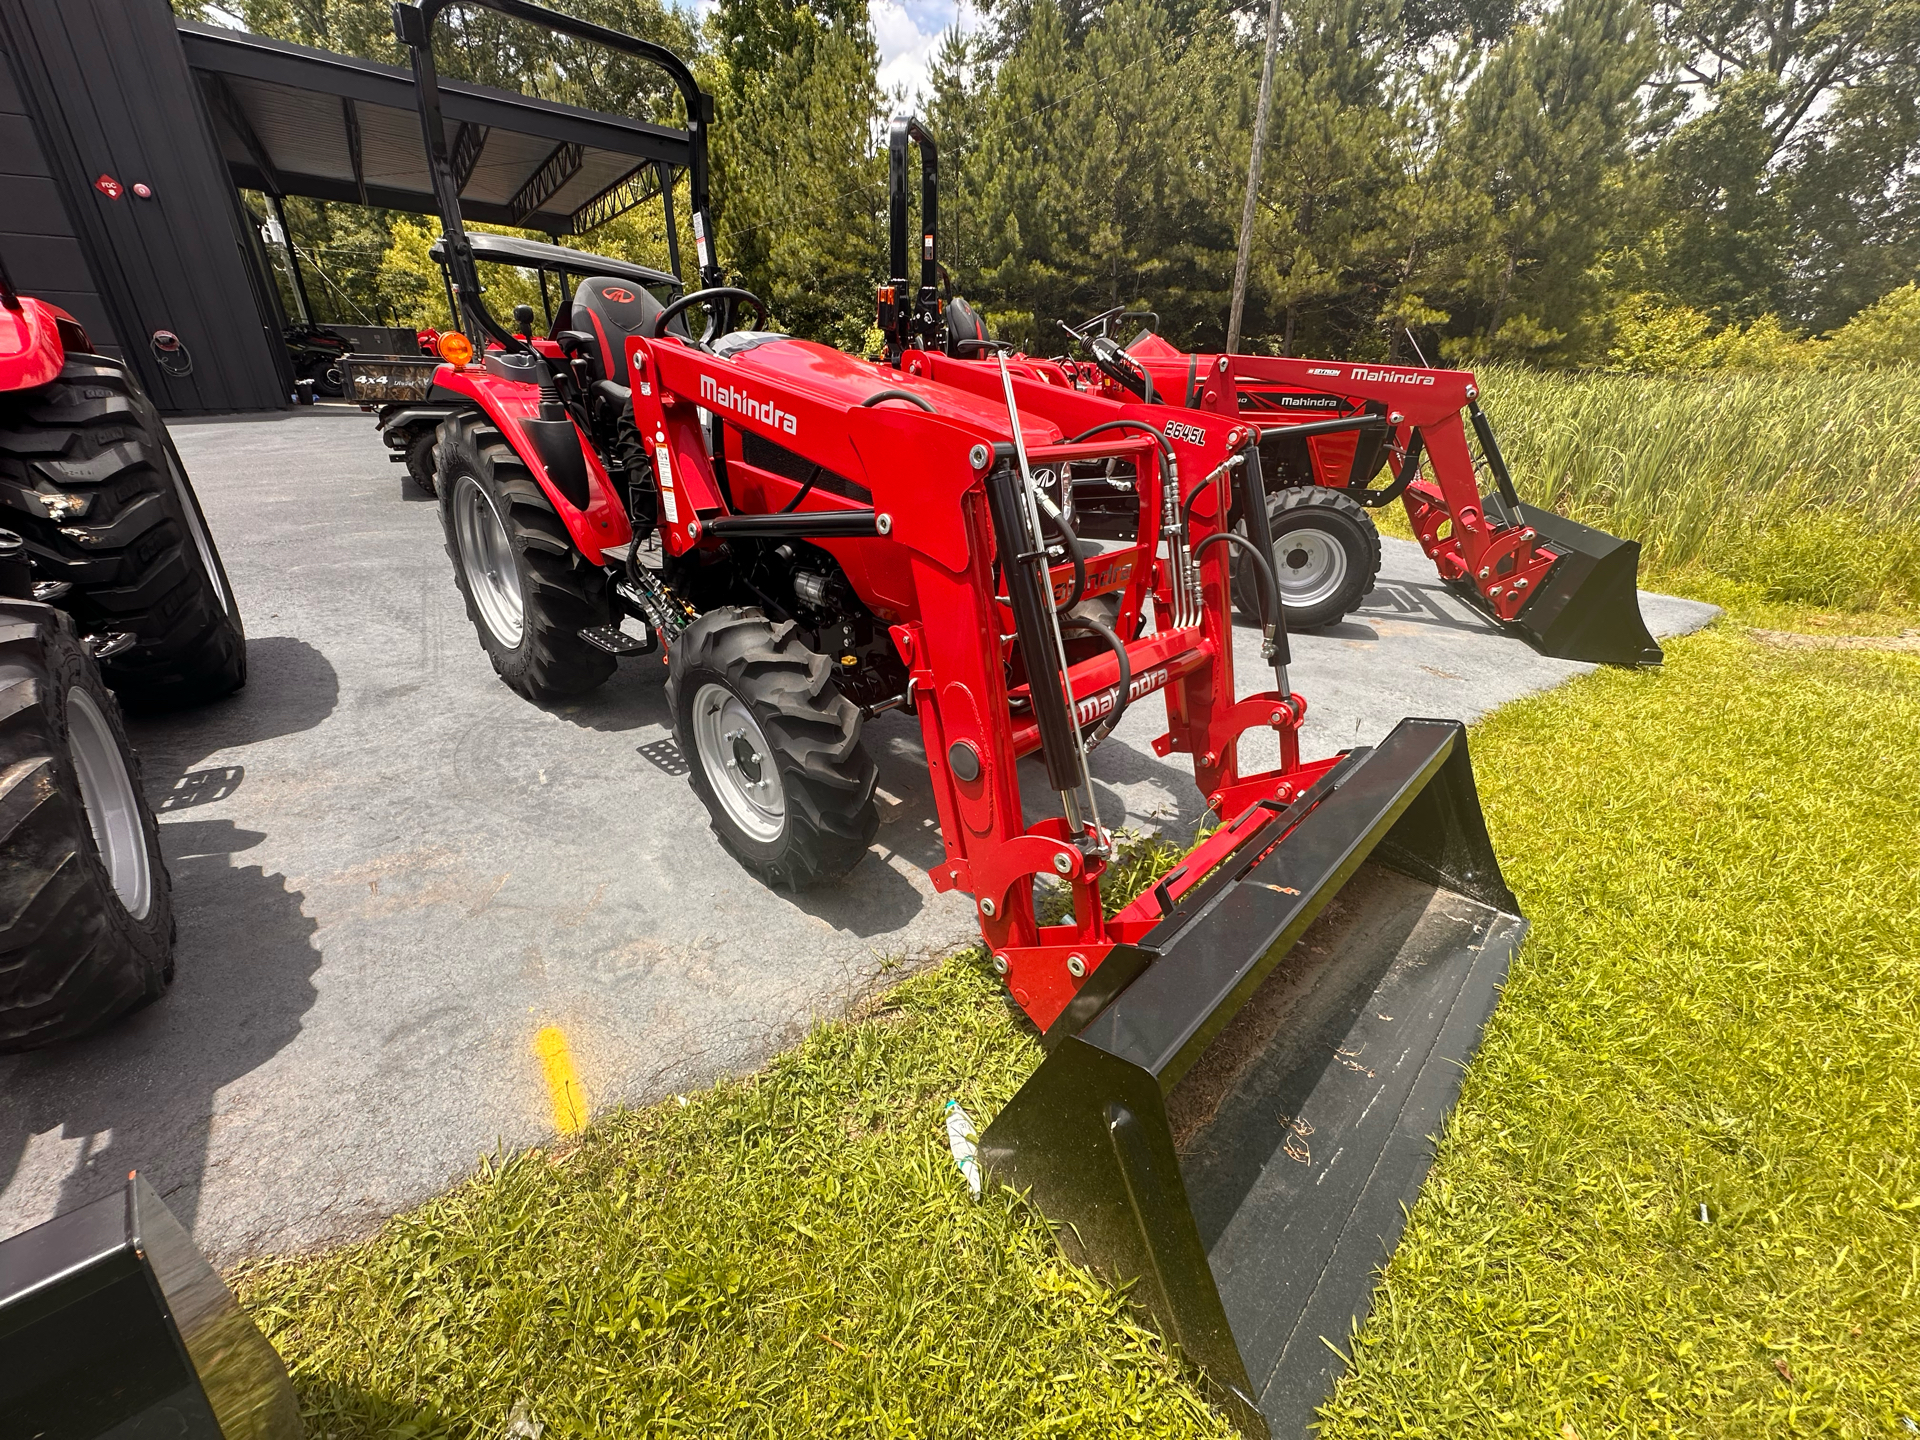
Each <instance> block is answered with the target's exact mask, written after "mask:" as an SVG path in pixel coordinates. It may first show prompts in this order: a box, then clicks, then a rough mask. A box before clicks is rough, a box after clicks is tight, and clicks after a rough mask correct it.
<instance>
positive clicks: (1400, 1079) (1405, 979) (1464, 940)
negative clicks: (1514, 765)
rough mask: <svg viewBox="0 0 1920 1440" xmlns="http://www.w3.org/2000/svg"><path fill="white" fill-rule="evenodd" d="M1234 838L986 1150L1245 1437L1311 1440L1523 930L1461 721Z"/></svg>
mask: <svg viewBox="0 0 1920 1440" xmlns="http://www.w3.org/2000/svg"><path fill="white" fill-rule="evenodd" d="M1289 827H1291V829H1290V830H1289ZM1241 828H1242V829H1243V830H1244V832H1245V834H1246V836H1247V839H1246V842H1245V843H1244V844H1240V845H1237V846H1236V847H1235V849H1234V850H1233V852H1232V854H1231V855H1230V856H1229V857H1228V858H1227V859H1226V860H1225V861H1224V862H1223V863H1221V864H1220V865H1218V866H1217V867H1215V869H1214V871H1213V873H1212V874H1211V875H1210V876H1208V877H1207V878H1205V879H1203V880H1201V881H1200V882H1199V883H1198V884H1197V885H1195V886H1194V887H1193V888H1192V889H1190V890H1188V891H1187V892H1186V893H1185V894H1183V895H1181V896H1179V897H1178V899H1175V900H1172V901H1171V905H1170V908H1169V909H1168V910H1167V912H1166V914H1165V916H1164V918H1163V919H1162V920H1161V921H1160V923H1159V924H1158V925H1157V926H1156V927H1155V928H1154V930H1153V931H1152V932H1151V933H1150V934H1149V935H1148V936H1147V937H1146V939H1145V940H1143V941H1142V942H1141V943H1140V944H1139V945H1138V946H1137V947H1123V948H1122V949H1118V950H1116V951H1114V952H1113V953H1112V954H1111V955H1110V956H1109V957H1108V958H1107V960H1106V961H1105V962H1104V963H1103V964H1102V965H1101V967H1100V969H1099V970H1098V971H1096V972H1095V976H1094V980H1093V981H1090V982H1089V984H1088V986H1087V988H1086V990H1084V991H1083V992H1082V993H1081V995H1080V997H1078V999H1077V1000H1076V1002H1075V1005H1074V1006H1073V1007H1070V1008H1069V1010H1068V1011H1067V1013H1066V1014H1065V1015H1063V1016H1062V1017H1061V1021H1060V1022H1059V1023H1058V1024H1057V1025H1056V1026H1055V1027H1054V1029H1053V1030H1052V1031H1051V1032H1049V1034H1048V1036H1047V1043H1048V1045H1049V1048H1050V1052H1051V1053H1049V1054H1048V1056H1047V1058H1046V1059H1045V1060H1044V1061H1043V1062H1042V1063H1041V1065H1040V1068H1039V1069H1038V1070H1037V1071H1035V1072H1034V1075H1033V1077H1032V1078H1031V1079H1030V1080H1028V1082H1027V1083H1026V1085H1025V1086H1024V1087H1023V1088H1022V1089H1021V1090H1020V1092H1019V1093H1018V1094H1017V1095H1015V1096H1014V1097H1013V1099H1012V1100H1011V1101H1010V1102H1009V1103H1008V1105H1007V1107H1006V1108H1005V1109H1004V1110H1003V1111H1002V1112H1001V1113H1000V1115H999V1116H998V1118H996V1119H995V1120H994V1122H993V1124H992V1125H991V1126H989V1127H988V1129H987V1132H986V1134H985V1135H984V1136H983V1137H982V1139H981V1145H980V1153H981V1158H982V1160H983V1161H984V1162H985V1165H986V1167H987V1170H988V1171H989V1173H991V1174H992V1175H993V1176H994V1177H995V1178H996V1179H998V1180H1000V1181H1002V1182H1004V1183H1007V1184H1010V1185H1013V1186H1015V1187H1016V1188H1020V1189H1030V1191H1031V1197H1032V1199H1033V1201H1034V1203H1035V1204H1037V1205H1038V1206H1039V1207H1040V1209H1041V1211H1042V1212H1043V1213H1044V1214H1045V1215H1046V1216H1047V1217H1048V1218H1049V1219H1050V1220H1052V1221H1053V1222H1055V1223H1056V1225H1058V1227H1059V1236H1060V1239H1061V1241H1062V1243H1063V1244H1064V1245H1065V1246H1066V1247H1067V1249H1068V1250H1069V1252H1070V1253H1072V1254H1074V1255H1075V1256H1076V1258H1079V1259H1082V1260H1084V1261H1085V1262H1086V1263H1088V1264H1089V1265H1091V1266H1093V1267H1094V1268H1095V1269H1097V1270H1100V1271H1102V1272H1104V1273H1105V1274H1106V1275H1108V1276H1109V1277H1111V1278H1112V1279H1113V1280H1114V1281H1116V1282H1117V1283H1120V1284H1131V1285H1132V1287H1133V1288H1132V1290H1131V1292H1130V1293H1131V1295H1132V1298H1133V1299H1134V1300H1135V1301H1137V1302H1138V1303H1139V1304H1141V1305H1142V1306H1144V1307H1145V1308H1146V1309H1147V1310H1148V1311H1149V1312H1150V1313H1151V1314H1152V1316H1153V1317H1154V1319H1155V1320H1156V1321H1157V1322H1158V1323H1159V1325H1160V1326H1161V1328H1162V1329H1163V1330H1164V1332H1165V1333H1166V1334H1167V1335H1168V1336H1169V1338H1171V1339H1172V1340H1173V1341H1174V1342H1175V1343H1176V1345H1177V1346H1178V1347H1179V1349H1180V1351H1181V1353H1182V1355H1183V1357H1184V1358H1185V1359H1186V1360H1187V1361H1188V1362H1190V1363H1191V1364H1193V1365H1195V1366H1197V1367H1198V1368H1199V1369H1200V1370H1201V1371H1202V1372H1203V1373H1204V1375H1205V1377H1206V1378H1207V1380H1208V1381H1209V1382H1210V1385H1211V1387H1212V1389H1213V1392H1214V1395H1215V1398H1216V1399H1217V1400H1218V1401H1219V1403H1221V1404H1222V1405H1223V1407H1224V1408H1226V1409H1227V1411H1228V1412H1229V1413H1230V1414H1231V1415H1232V1416H1233V1417H1234V1419H1235V1420H1236V1422H1237V1423H1238V1424H1239V1425H1240V1426H1241V1428H1242V1429H1243V1430H1245V1431H1246V1432H1247V1433H1248V1434H1250V1435H1255V1436H1267V1435H1275V1436H1289V1437H1291V1436H1302V1435H1304V1434H1305V1433H1306V1427H1307V1424H1308V1422H1309V1420H1310V1418H1311V1416H1312V1414H1313V1410H1314V1408H1315V1407H1316V1406H1317V1405H1318V1404H1319V1403H1320V1402H1321V1401H1322V1400H1323V1399H1324V1398H1325V1396H1326V1394H1327V1391H1328V1389H1329V1387H1330V1385H1331V1383H1332V1379H1333V1376H1334V1374H1335V1371H1336V1369H1337V1367H1338V1365H1339V1361H1338V1359H1337V1357H1336V1355H1335V1354H1334V1352H1332V1351H1331V1350H1329V1349H1328V1346H1327V1345H1326V1344H1324V1343H1322V1338H1321V1337H1323V1336H1324V1337H1325V1338H1326V1340H1328V1341H1330V1342H1332V1343H1333V1344H1335V1345H1339V1346H1342V1347H1344V1346H1345V1345H1346V1343H1347V1337H1348V1333H1349V1331H1350V1329H1351V1327H1352V1323H1353V1321H1354V1320H1355V1319H1357V1318H1359V1317H1361V1316H1364V1315H1365V1314H1366V1311H1367V1307H1368V1303H1369V1297H1370V1295H1371V1293H1372V1289H1373V1284H1374V1272H1375V1270H1376V1269H1377V1267H1378V1266H1379V1265H1380V1264H1382V1263H1383V1262H1384V1261H1385V1260H1386V1258H1387V1256H1388V1255H1389V1254H1390V1253H1391V1252H1392V1250H1393V1246H1394V1244H1395V1243H1396V1241H1397V1240H1398V1238H1399V1235H1400V1230H1401V1227H1402V1224H1403V1222H1404V1211H1403V1209H1402V1206H1403V1205H1410V1204H1411V1203H1412V1201H1413V1199H1414V1197H1415V1195H1416V1194H1417V1193H1418V1191H1419V1188H1420V1183H1421V1181H1422V1179H1423V1178H1424V1177H1425V1175H1426V1171H1427V1168H1428V1166H1429V1164H1430V1163H1431V1159H1432V1137H1434V1136H1436V1135H1437V1134H1438V1133H1439V1131H1440V1129H1441V1126H1442V1124H1443V1122H1444V1120H1445V1118H1446V1115H1447V1112H1448V1110H1449V1109H1450V1108H1451V1106H1452V1104H1453V1101H1454V1099H1455V1097H1456V1096H1457V1095H1458V1094H1459V1090H1460V1082H1461V1076H1462V1072H1463V1068H1464V1066H1465V1063H1466V1061H1467V1060H1468V1058H1469V1057H1470V1056H1471V1055H1472V1053H1473V1050H1474V1047H1475V1045H1476V1044H1477V1042H1478V1040H1479V1036H1480V1032H1481V1029H1482V1027H1483V1026H1484V1025H1485V1023H1486V1020H1487V1016H1488V1015H1489V1014H1490V1013H1491V1012H1492V1009H1493V1005H1494V1000H1495V995H1496V992H1497V990H1498V987H1499V986H1500V984H1501V982H1502V980H1503V978H1504V977H1505V975H1506V971H1507V964H1508V961H1509V959H1510V958H1511V957H1512V955H1513V952H1514V949H1515V947H1516V946H1517V945H1518V944H1519V942H1520V938H1521V936H1522V935H1523V934H1524V933H1525V931H1526V921H1525V920H1523V919H1521V917H1520V915H1519V913H1518V909H1517V906H1516V904H1515V901H1514V898H1513V895H1512V894H1511V892H1509V891H1508V889H1507V887H1506V883H1505V881H1504V880H1502V878H1501V875H1500V867H1499V864H1498V862H1497V861H1496V860H1495V858H1494V855H1493V849H1492V846H1491V844H1490V843H1489V841H1488V838H1487V830H1486V824H1485V821H1484V819H1483V817H1482V815H1481V812H1480V801H1479V797H1478V795H1477V793H1476V792H1475V789H1474V783H1473V769H1472V766H1471V764H1470V763H1469V761H1468V758H1467V744H1466V733H1465V731H1464V729H1463V728H1462V727H1461V726H1460V725H1459V724H1457V723H1455V722H1452V721H1442V720H1403V721H1401V722H1400V724H1399V725H1398V726H1396V727H1395V728H1394V730H1393V732H1392V733H1391V734H1390V735H1389V736H1388V737H1387V738H1386V740H1385V741H1384V742H1383V743H1382V744H1380V745H1379V746H1378V747H1376V748H1374V749H1372V750H1364V749H1361V750H1354V751H1352V752H1350V753H1349V754H1347V755H1346V756H1345V757H1344V758H1343V759H1342V761H1341V762H1340V763H1339V764H1338V765H1337V766H1336V767H1335V768H1334V769H1333V770H1332V771H1330V772H1329V773H1328V774H1327V775H1325V776H1324V777H1323V778H1322V779H1321V780H1320V781H1319V782H1318V783H1316V784H1315V785H1314V786H1313V787H1312V789H1311V790H1310V791H1309V792H1308V793H1307V795H1306V796H1304V797H1302V799H1301V800H1299V801H1296V802H1295V804H1294V805H1293V806H1290V807H1287V808H1286V809H1284V810H1279V809H1276V810H1274V811H1273V812H1272V813H1270V814H1269V815H1268V817H1267V818H1266V819H1264V820H1261V821H1248V822H1241ZM1282 835H1284V836H1285V838H1284V839H1279V837H1280V836H1282ZM1276 840H1279V843H1278V844H1275V841H1276ZM1128 977H1131V978H1130V979H1129V978H1128ZM1103 979H1105V981H1106V983H1105V985H1104V986H1102V985H1101V984H1100V982H1101V981H1102V980H1103ZM1096 990H1101V991H1103V994H1102V995H1096V994H1093V993H1091V992H1094V991H1096ZM1081 1002H1086V1003H1084V1004H1082V1003H1081Z"/></svg>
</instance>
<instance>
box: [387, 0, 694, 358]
mask: <svg viewBox="0 0 1920 1440" xmlns="http://www.w3.org/2000/svg"><path fill="white" fill-rule="evenodd" d="M452 3H458V4H463V5H480V6H484V7H485V8H486V9H489V10H497V11H499V12H500V13H501V14H502V15H510V16H512V17H513V18H514V19H516V20H524V21H526V22H527V23H528V24H530V25H538V26H540V27H541V28H542V29H545V30H552V31H556V32H558V33H559V34H562V35H571V36H572V37H573V38H574V39H576V40H587V41H591V42H593V43H595V44H598V45H604V46H606V47H607V48H608V49H610V50H618V51H621V52H622V53H624V54H627V55H634V56H637V57H639V58H640V59H643V60H649V61H651V62H653V63H654V64H655V65H658V66H659V67H660V68H661V69H662V70H664V71H666V72H667V74H668V76H669V77H671V78H672V80H673V83H674V85H675V86H676V87H677V88H678V89H679V91H680V95H681V98H682V99H683V100H685V102H686V106H687V149H688V156H689V159H688V162H687V181H688V186H689V188H690V190H691V191H692V195H691V200H692V206H693V241H694V246H695V249H696V252H697V254H698V258H699V267H700V288H701V289H711V288H713V287H715V286H717V285H720V284H721V283H722V282H723V281H724V278H725V277H724V276H723V275H722V274H721V271H720V265H719V262H718V260H717V259H716V258H715V256H714V253H713V215H712V212H711V208H710V205H709V200H708V193H707V184H708V179H707V127H708V126H709V125H711V124H712V123H713V116H714V108H713V97H712V96H711V95H709V94H707V93H706V92H705V91H703V90H701V88H700V86H699V84H698V83H697V82H696V81H695V80H694V78H693V72H692V71H691V70H689V69H688V68H687V66H686V63H685V62H684V61H683V60H681V58H680V57H679V56H678V55H675V54H674V53H673V52H672V51H671V50H669V49H667V48H666V47H665V46H664V45H656V44H654V43H653V42H652V41H651V40H642V39H640V38H639V37H638V36H636V35H627V34H624V33H622V32H621V31H619V30H610V29H608V28H607V27H606V26H604V25H595V24H593V23H592V22H591V21H588V20H576V19H574V18H573V17H572V16H571V15H562V14H560V13H559V12H558V11H555V10H549V9H547V8H546V7H545V6H542V5H534V4H530V3H529V0H423V3H421V4H418V5H412V4H407V3H404V0H403V3H396V4H395V5H394V7H393V33H394V34H395V35H396V36H398V37H399V39H400V43H401V44H403V45H405V46H406V47H407V49H408V51H409V52H410V54H411V56H412V59H413V79H414V90H415V94H416V96H417V97H418V101H419V106H420V129H421V134H422V136H423V137H424V139H425V140H426V145H427V171H428V174H429V175H430V177H431V178H432V181H433V198H434V203H435V204H437V205H438V206H439V208H440V224H441V227H442V229H443V230H444V231H445V238H446V254H447V270H448V272H449V273H450V274H451V275H452V277H453V283H454V286H455V287H456V289H457V290H458V292H459V296H460V300H461V304H462V306H463V307H464V308H465V309H466V311H467V313H468V314H469V315H470V316H471V317H472V319H473V322H474V324H475V325H476V326H477V327H478V328H479V329H481V330H482V331H484V332H485V333H486V334H487V335H489V336H491V337H492V338H493V339H494V340H496V341H498V342H499V343H500V344H502V345H504V346H505V347H506V348H507V349H509V350H528V351H530V350H531V349H532V346H531V344H530V342H528V341H527V340H525V339H523V338H521V337H520V336H517V335H514V334H512V333H511V332H510V331H508V330H507V329H505V328H504V327H503V326H501V324H500V323H499V322H498V321H497V320H495V319H494V318H493V316H492V315H490V314H489V313H488V312H487V307H486V305H485V303H484V302H483V301H482V300H481V298H480V290H481V287H480V272H479V269H478V268H477V267H476V265H475V263H474V258H473V247H472V246H471V245H470V244H469V243H468V242H467V231H466V226H465V225H464V224H463V223H462V222H461V219H460V187H459V186H458V185H457V184H456V183H455V181H454V178H453V162H452V159H451V157H450V156H449V155H448V153H447V132H446V126H445V124H444V123H443V122H442V120H441V116H440V80H439V75H438V72H437V71H436V70H435V68H434V63H433V22H434V20H435V18H436V17H437V16H438V15H439V14H440V12H441V11H442V10H444V9H445V8H446V7H447V6H448V5H449V4H452Z"/></svg>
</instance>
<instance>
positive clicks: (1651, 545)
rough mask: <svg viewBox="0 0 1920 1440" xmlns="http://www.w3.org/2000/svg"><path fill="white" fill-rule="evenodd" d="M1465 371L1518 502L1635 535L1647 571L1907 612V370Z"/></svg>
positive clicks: (1910, 486)
mask: <svg viewBox="0 0 1920 1440" xmlns="http://www.w3.org/2000/svg"><path fill="white" fill-rule="evenodd" d="M1480 380H1481V384H1482V385H1483V387H1484V388H1485V391H1486V405H1487V409H1488V413H1489V414H1490V415H1491V416H1492V418H1493V421H1494V424H1495V427H1496V429H1497V431H1498V434H1499V437H1500V445H1501V449H1502V451H1503V452H1504V453H1505V455H1506V457H1507V462H1508V464H1509V465H1510V466H1511V467H1512V470H1513V477H1514V483H1515V486H1516V488H1517V489H1518V490H1519V491H1520V493H1521V495H1522V497H1523V498H1525V499H1527V500H1530V501H1532V502H1534V503H1535V504H1540V505H1545V506H1548V507H1550V508H1552V509H1555V510H1557V511H1559V512H1560V513H1561V514H1564V515H1570V516H1572V517H1573V518H1574V519H1576V520H1582V521H1585V522H1586V523H1588V524H1591V525H1597V526H1599V527H1600V528H1602V529H1604V530H1609V531H1611V532H1613V533H1614V534H1616V535H1624V536H1630V537H1633V538H1636V539H1638V540H1640V541H1641V542H1642V545H1643V547H1644V551H1643V553H1644V557H1645V573H1646V574H1647V575H1649V576H1651V577H1655V578H1656V579H1659V578H1667V579H1671V578H1672V577H1676V576H1685V575H1689V574H1692V573H1696V572H1704V573H1706V574H1710V575H1713V576H1717V577H1719V578H1720V579H1721V580H1723V581H1731V582H1735V583H1736V584H1737V585H1741V586H1744V587H1747V588H1748V589H1750V590H1752V591H1753V592H1754V594H1755V596H1756V598H1758V599H1760V600H1762V601H1770V602H1776V603H1781V602H1784V603H1787V604H1806V605H1815V606H1821V607H1828V608H1865V607H1872V606H1875V605H1888V604H1890V605H1894V606H1908V605H1915V604H1920V447H1917V446H1916V445H1915V444H1914V440H1913V421H1912V417H1913V415H1914V414H1915V413H1916V410H1920V366H1908V367H1904V368H1901V369H1890V370H1875V371H1868V370H1860V371H1826V370H1821V371H1777V372H1739V371H1721V372H1709V373H1705V374H1699V375H1672V376H1667V375H1661V376H1648V375H1598V374H1585V373H1582V374H1569V373H1556V372H1547V371H1535V370H1519V369H1509V368H1505V367H1501V368H1494V369H1489V370H1487V371H1485V372H1484V373H1482V374H1481V376H1480Z"/></svg>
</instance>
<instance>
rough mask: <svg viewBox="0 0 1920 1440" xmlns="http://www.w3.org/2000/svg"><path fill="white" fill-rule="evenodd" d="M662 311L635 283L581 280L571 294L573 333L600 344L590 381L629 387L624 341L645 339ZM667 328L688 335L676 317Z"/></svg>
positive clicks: (598, 278) (599, 277)
mask: <svg viewBox="0 0 1920 1440" xmlns="http://www.w3.org/2000/svg"><path fill="white" fill-rule="evenodd" d="M664 308H665V307H664V306H663V305H661V303H660V302H659V301H658V300H656V299H654V298H653V295H652V294H651V293H650V292H649V291H648V290H647V288H646V287H645V286H643V285H641V284H639V283H638V282H636V281H633V280H619V279H615V278H613V277H611V276H607V275H595V276H592V277H590V278H588V279H586V280H582V281H581V282H580V288H579V289H578V290H575V291H574V292H573V314H572V316H571V320H572V324H573V328H574V329H575V330H585V331H587V332H588V333H589V334H591V335H592V336H593V338H594V339H595V340H596V341H597V342H599V343H598V347H597V348H598V350H599V364H598V373H597V374H596V375H595V376H594V377H593V378H594V379H596V380H611V381H613V382H614V383H615V384H617V385H631V384H632V383H633V380H632V378H631V377H630V376H629V375H628V374H627V337H628V336H629V335H646V334H647V333H648V331H649V329H650V328H651V327H652V325H653V317H654V316H656V315H658V314H659V313H660V312H661V310H663V309H664ZM667 328H668V330H669V331H671V332H672V333H673V334H675V335H685V334H686V333H687V331H686V325H685V323H684V322H683V321H682V320H681V319H679V318H677V317H676V318H675V320H674V321H673V323H672V324H671V325H669V326H668V327H667Z"/></svg>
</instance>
